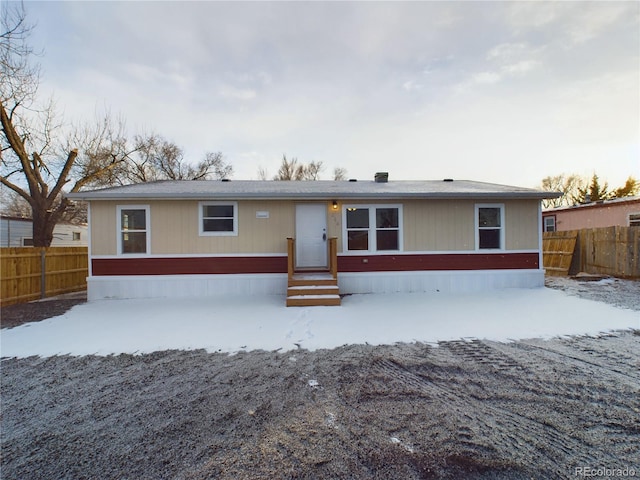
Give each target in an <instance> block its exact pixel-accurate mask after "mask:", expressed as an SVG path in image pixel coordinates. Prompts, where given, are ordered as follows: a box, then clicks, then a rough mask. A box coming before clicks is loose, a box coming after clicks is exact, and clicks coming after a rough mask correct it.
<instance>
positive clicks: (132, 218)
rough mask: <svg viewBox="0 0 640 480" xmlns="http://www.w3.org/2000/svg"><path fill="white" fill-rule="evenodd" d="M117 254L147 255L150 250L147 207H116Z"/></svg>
mask: <svg viewBox="0 0 640 480" xmlns="http://www.w3.org/2000/svg"><path fill="white" fill-rule="evenodd" d="M117 210H118V253H119V254H148V253H150V250H151V247H150V245H151V243H150V234H149V226H150V220H149V206H148V205H118V207H117Z"/></svg>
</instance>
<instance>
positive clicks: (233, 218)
mask: <svg viewBox="0 0 640 480" xmlns="http://www.w3.org/2000/svg"><path fill="white" fill-rule="evenodd" d="M199 217H200V218H199V224H200V235H205V236H206V235H210V236H224V235H238V203H237V202H200V203H199Z"/></svg>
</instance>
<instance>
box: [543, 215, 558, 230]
mask: <svg viewBox="0 0 640 480" xmlns="http://www.w3.org/2000/svg"><path fill="white" fill-rule="evenodd" d="M544 231H545V232H555V231H556V216H555V215H550V216H548V217H544Z"/></svg>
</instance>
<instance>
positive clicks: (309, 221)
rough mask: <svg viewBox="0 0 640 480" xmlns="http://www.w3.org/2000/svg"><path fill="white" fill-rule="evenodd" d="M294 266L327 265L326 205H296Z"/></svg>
mask: <svg viewBox="0 0 640 480" xmlns="http://www.w3.org/2000/svg"><path fill="white" fill-rule="evenodd" d="M296 267H302V268H326V267H327V206H326V205H325V204H324V203H300V204H297V205H296Z"/></svg>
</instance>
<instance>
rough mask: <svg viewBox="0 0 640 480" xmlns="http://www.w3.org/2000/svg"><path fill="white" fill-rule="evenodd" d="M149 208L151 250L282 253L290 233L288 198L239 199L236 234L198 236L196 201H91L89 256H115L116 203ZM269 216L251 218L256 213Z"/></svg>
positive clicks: (170, 252) (290, 204) (291, 213)
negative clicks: (271, 199) (278, 199)
mask: <svg viewBox="0 0 640 480" xmlns="http://www.w3.org/2000/svg"><path fill="white" fill-rule="evenodd" d="M120 204H127V205H135V204H141V205H150V206H151V229H150V235H151V254H153V255H182V254H209V253H216V254H234V253H247V254H251V253H283V254H286V252H287V242H286V239H287V237H292V236H293V235H294V214H295V207H294V203H293V202H287V201H255V202H254V201H239V202H238V235H237V236H200V235H199V233H198V232H199V225H198V201H197V200H194V201H191V200H179V201H170V200H167V201H150V202H144V203H143V202H129V201H123V202H92V203H91V225H92V235H91V238H92V254H93V255H116V254H117V251H116V238H117V232H116V206H117V205H120ZM257 211H261V212H269V218H256V212H257Z"/></svg>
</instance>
